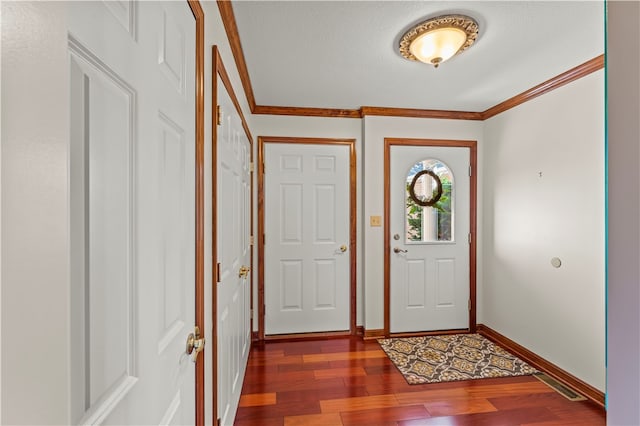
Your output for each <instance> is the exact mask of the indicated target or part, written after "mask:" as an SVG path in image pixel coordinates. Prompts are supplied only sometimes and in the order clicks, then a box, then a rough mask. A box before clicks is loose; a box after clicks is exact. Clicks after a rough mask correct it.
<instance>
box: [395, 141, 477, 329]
mask: <svg viewBox="0 0 640 426" xmlns="http://www.w3.org/2000/svg"><path fill="white" fill-rule="evenodd" d="M390 149H391V152H390V198H389V203H390V228H389V231H390V241H389V247H390V250H391V253H390V254H389V258H390V263H391V265H390V297H391V300H390V302H389V303H390V332H392V333H398V332H418V331H435V330H450V329H464V328H468V327H469V242H470V240H469V232H470V223H469V220H470V219H469V218H470V214H469V211H470V177H469V175H470V172H469V171H470V149H469V148H467V147H441V146H402V145H392V146H391V147H390Z"/></svg>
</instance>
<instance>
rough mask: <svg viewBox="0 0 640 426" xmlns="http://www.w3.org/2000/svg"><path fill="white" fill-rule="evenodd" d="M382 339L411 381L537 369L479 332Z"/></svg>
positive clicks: (516, 373) (525, 372) (503, 374)
mask: <svg viewBox="0 0 640 426" xmlns="http://www.w3.org/2000/svg"><path fill="white" fill-rule="evenodd" d="M378 343H380V346H382V349H383V350H384V351H385V352H386V354H387V356H388V357H389V359H390V360H391V361H392V362H393V363H394V364H395V366H396V367H397V368H398V370H400V372H401V373H402V375H403V376H404V378H405V379H406V381H407V383H409V384H411V385H416V384H421V383H437V382H452V381H455V380H470V379H483V378H487V377H509V376H526V375H528V374H534V373H536V372H537V370H536V369H535V368H533V367H531V366H530V365H529V364H527V363H525V362H524V361H522V360H520V359H518V358H516V357H515V356H513V355H511V354H510V353H509V352H507V351H505V350H504V349H502V348H501V347H499V346H497V345H495V344H494V343H492V342H490V341H489V340H487V339H485V338H484V337H482V336H480V335H478V334H452V335H445V336H424V337H407V338H393V339H379V340H378Z"/></svg>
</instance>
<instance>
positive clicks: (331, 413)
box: [235, 337, 605, 426]
mask: <svg viewBox="0 0 640 426" xmlns="http://www.w3.org/2000/svg"><path fill="white" fill-rule="evenodd" d="M604 424H605V413H604V410H602V409H601V408H600V407H598V406H597V405H596V404H594V403H592V402H589V401H579V402H571V401H569V400H567V399H565V398H564V397H563V396H561V395H560V394H558V393H556V392H555V391H554V390H552V389H551V388H549V387H548V386H547V385H545V384H544V383H542V382H540V381H539V380H537V379H535V378H534V377H531V376H523V377H512V378H499V379H482V380H468V381H459V382H449V383H434V384H424V385H409V384H407V382H406V381H405V380H404V378H403V377H402V375H401V374H400V372H399V371H398V370H397V369H396V367H395V366H394V365H393V364H392V363H391V361H390V360H389V359H388V358H387V357H386V355H385V354H384V352H383V351H382V350H381V349H380V346H379V345H378V343H377V342H376V341H375V340H374V341H363V340H362V339H360V338H357V337H346V338H339V339H335V338H332V339H318V340H310V341H288V342H266V343H260V344H256V343H254V345H253V348H252V350H251V354H250V356H249V362H248V366H247V373H246V376H245V381H244V386H243V389H242V396H241V398H240V406H239V408H238V413H237V415H236V420H235V425H237V426H249V425H260V426H272V425H274V426H275V425H278V426H297V425H301V426H302V425H304V426H313V425H322V426H332V425H336V426H337V425H341V426H348V425H379V426H392V425H393V426H408V425H473V426H482V425H487V426H495V425H537V426H551V425H557V426H561V425H562V426H565V425H582V426H586V425H604Z"/></svg>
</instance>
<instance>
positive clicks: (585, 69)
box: [482, 55, 604, 120]
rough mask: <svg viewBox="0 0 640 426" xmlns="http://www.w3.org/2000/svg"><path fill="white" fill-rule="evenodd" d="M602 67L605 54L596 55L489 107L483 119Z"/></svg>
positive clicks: (483, 113) (483, 114)
mask: <svg viewBox="0 0 640 426" xmlns="http://www.w3.org/2000/svg"><path fill="white" fill-rule="evenodd" d="M602 68H604V55H600V56H596V57H595V58H593V59H591V60H589V61H587V62H585V63H583V64H580V65H578V66H577V67H574V68H571V69H570V70H569V71H565V72H563V73H562V74H560V75H557V76H555V77H553V78H550V79H549V80H547V81H545V82H544V83H540V84H538V85H537V86H535V87H532V88H531V89H529V90H526V91H524V92H522V93H520V94H519V95H516V96H514V97H512V98H509V99H507V100H506V101H504V102H501V103H499V104H498V105H495V106H493V107H491V108H489V109H488V110H486V111H484V112H482V119H483V120H486V119H488V118H491V117H493V116H495V115H498V114H500V113H501V112H504V111H507V110H509V109H511V108H514V107H516V106H518V105H520V104H523V103H525V102H527V101H530V100H532V99H534V98H537V97H538V96H541V95H544V94H545V93H548V92H550V91H552V90H555V89H557V88H559V87H562V86H564V85H565V84H568V83H571V82H572V81H575V80H578V79H580V78H582V77H584V76H587V75H589V74H591V73H592V72H595V71H598V70H600V69H602Z"/></svg>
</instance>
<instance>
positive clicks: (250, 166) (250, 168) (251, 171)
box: [249, 161, 255, 173]
mask: <svg viewBox="0 0 640 426" xmlns="http://www.w3.org/2000/svg"><path fill="white" fill-rule="evenodd" d="M254 168H255V167H254V165H253V161H252V162H250V163H249V173H253V171H254V170H253V169H254Z"/></svg>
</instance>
